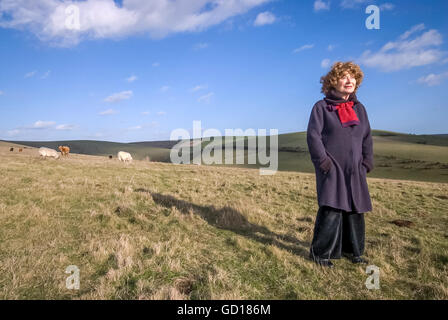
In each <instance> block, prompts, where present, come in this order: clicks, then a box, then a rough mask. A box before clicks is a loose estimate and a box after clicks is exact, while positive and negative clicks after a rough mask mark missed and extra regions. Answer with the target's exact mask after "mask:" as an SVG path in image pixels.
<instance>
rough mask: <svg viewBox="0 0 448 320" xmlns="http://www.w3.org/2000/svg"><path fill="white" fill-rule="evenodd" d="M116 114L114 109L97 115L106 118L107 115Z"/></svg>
mask: <svg viewBox="0 0 448 320" xmlns="http://www.w3.org/2000/svg"><path fill="white" fill-rule="evenodd" d="M116 113H118V111H116V110H114V109H107V110H104V111H101V112H100V113H99V115H101V116H108V115H111V114H116Z"/></svg>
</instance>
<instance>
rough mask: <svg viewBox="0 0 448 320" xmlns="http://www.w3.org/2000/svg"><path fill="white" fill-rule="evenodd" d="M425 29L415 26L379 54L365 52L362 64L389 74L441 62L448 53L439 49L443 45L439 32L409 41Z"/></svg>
mask: <svg viewBox="0 0 448 320" xmlns="http://www.w3.org/2000/svg"><path fill="white" fill-rule="evenodd" d="M423 29H424V26H423V25H417V26H414V27H413V28H411V29H410V30H408V31H406V32H405V33H403V34H402V35H401V36H400V37H399V39H398V40H397V41H390V42H388V43H386V44H385V45H384V46H383V47H382V48H381V49H380V50H379V51H378V52H371V51H370V50H367V51H364V52H363V54H362V55H361V57H360V58H359V61H360V63H362V64H364V65H366V66H368V67H377V68H379V69H381V70H382V71H386V72H387V71H398V70H402V69H410V68H412V67H417V66H424V65H428V64H432V63H435V62H438V61H441V60H442V59H443V58H445V56H446V52H443V51H441V50H440V49H439V48H437V47H439V46H440V45H441V44H442V35H441V34H440V33H439V32H438V31H437V30H434V29H432V30H429V31H426V32H425V33H423V34H422V35H420V36H417V37H415V38H414V39H412V40H408V39H409V37H410V36H411V35H413V34H414V33H416V32H418V31H422V30H423Z"/></svg>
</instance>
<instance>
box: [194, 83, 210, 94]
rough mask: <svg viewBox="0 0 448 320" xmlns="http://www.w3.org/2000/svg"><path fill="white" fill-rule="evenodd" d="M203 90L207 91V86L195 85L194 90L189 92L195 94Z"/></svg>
mask: <svg viewBox="0 0 448 320" xmlns="http://www.w3.org/2000/svg"><path fill="white" fill-rule="evenodd" d="M204 89H207V86H206V85H204V84H200V85H197V86H196V87H194V88H191V89H190V92H197V91H200V90H204Z"/></svg>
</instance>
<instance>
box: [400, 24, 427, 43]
mask: <svg viewBox="0 0 448 320" xmlns="http://www.w3.org/2000/svg"><path fill="white" fill-rule="evenodd" d="M423 30H425V24H423V23H420V24H418V25H416V26H413V27H412V28H411V29H409V30H408V31H406V32H405V33H403V34H402V35H401V36H400V39H401V40H406V39H407V38H409V37H410V36H411V35H413V34H414V33H416V32H419V31H423Z"/></svg>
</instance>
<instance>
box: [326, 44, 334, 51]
mask: <svg viewBox="0 0 448 320" xmlns="http://www.w3.org/2000/svg"><path fill="white" fill-rule="evenodd" d="M334 48H336V46H335V45H334V44H329V45H328V47H327V50H328V51H333V49H334Z"/></svg>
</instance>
